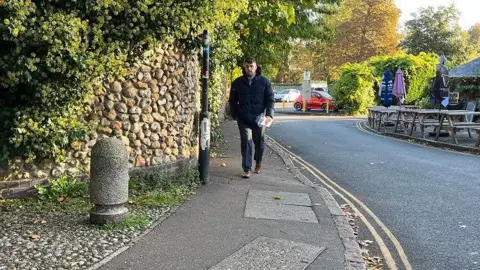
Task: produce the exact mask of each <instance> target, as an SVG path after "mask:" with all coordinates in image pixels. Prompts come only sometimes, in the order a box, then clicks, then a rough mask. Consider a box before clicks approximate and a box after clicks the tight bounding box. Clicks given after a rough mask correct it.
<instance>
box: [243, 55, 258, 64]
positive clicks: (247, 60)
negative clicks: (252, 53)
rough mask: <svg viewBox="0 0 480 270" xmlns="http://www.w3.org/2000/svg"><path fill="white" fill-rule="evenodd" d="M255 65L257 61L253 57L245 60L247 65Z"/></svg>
mask: <svg viewBox="0 0 480 270" xmlns="http://www.w3.org/2000/svg"><path fill="white" fill-rule="evenodd" d="M254 63H257V61H255V59H254V58H252V57H249V58H246V59H245V64H254Z"/></svg>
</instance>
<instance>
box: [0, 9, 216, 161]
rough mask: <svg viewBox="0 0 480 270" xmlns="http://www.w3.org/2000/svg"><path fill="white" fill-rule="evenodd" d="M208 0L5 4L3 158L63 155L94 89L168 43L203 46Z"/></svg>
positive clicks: (1, 26)
mask: <svg viewBox="0 0 480 270" xmlns="http://www.w3.org/2000/svg"><path fill="white" fill-rule="evenodd" d="M210 3H211V1H208V0H195V1H193V0H190V1H173V0H158V1H152V0H136V1H132V0H102V1H89V0H88V1H87V0H77V1H67V0H58V1H50V0H39V1H32V0H5V1H2V2H0V106H1V108H2V109H1V110H0V123H1V125H2V126H1V128H2V130H1V131H0V143H1V148H0V150H1V153H0V160H1V161H3V163H6V161H8V160H9V159H10V157H12V156H22V157H25V158H29V159H36V158H55V159H61V158H62V155H63V153H64V150H65V147H66V146H67V145H69V143H70V142H71V141H73V140H76V139H78V138H79V137H80V138H81V137H85V136H86V135H87V134H88V132H89V131H90V130H92V127H90V126H89V125H88V124H87V122H83V121H82V120H81V118H82V117H80V115H79V112H82V108H84V107H85V104H88V103H91V97H92V93H93V89H94V88H95V87H101V86H102V84H109V83H110V82H111V81H112V80H113V79H114V78H115V77H118V76H121V75H125V74H126V73H127V71H128V70H129V67H130V66H131V64H132V63H133V62H135V59H137V57H138V56H140V55H141V54H142V52H144V51H145V50H147V49H150V48H153V47H154V46H156V45H158V44H162V43H171V42H173V41H174V40H175V41H177V42H178V45H180V46H181V47H182V48H183V49H185V50H191V49H194V48H197V47H198V46H199V39H198V34H199V33H200V32H201V31H202V30H203V27H205V25H206V22H207V19H208V18H209V16H208V14H206V12H208V11H209V10H210V8H211V6H210Z"/></svg>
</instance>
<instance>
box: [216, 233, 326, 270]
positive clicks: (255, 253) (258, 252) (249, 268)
mask: <svg viewBox="0 0 480 270" xmlns="http://www.w3.org/2000/svg"><path fill="white" fill-rule="evenodd" d="M324 250H325V247H317V246H313V245H308V244H304V243H299V242H293V241H288V240H282V239H274V238H268V237H263V236H260V237H258V238H256V239H255V240H253V241H252V242H250V243H248V244H247V245H245V246H244V247H243V248H241V249H240V250H238V251H237V252H235V253H234V254H232V255H230V256H229V257H227V258H226V259H225V260H223V261H221V262H220V263H219V264H217V265H216V266H214V267H212V268H210V270H237V269H238V270H257V269H272V270H273V269H291V270H304V269H305V268H307V267H308V266H309V265H310V264H311V263H312V262H313V261H314V260H315V258H317V257H318V255H320V253H321V252H322V251H324Z"/></svg>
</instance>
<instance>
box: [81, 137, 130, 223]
mask: <svg viewBox="0 0 480 270" xmlns="http://www.w3.org/2000/svg"><path fill="white" fill-rule="evenodd" d="M128 180H129V176H128V154H127V151H126V149H125V146H124V144H123V143H122V141H120V140H119V139H116V138H105V139H101V140H99V141H98V142H97V143H96V144H95V145H94V146H93V148H92V157H91V162H90V186H89V189H90V201H91V202H92V203H93V204H94V206H93V208H92V210H91V212H90V222H91V223H94V224H99V225H103V224H105V223H106V222H108V221H109V222H120V221H122V220H124V219H125V218H126V217H127V216H128V209H127V208H126V207H125V205H124V204H125V203H126V202H127V201H128Z"/></svg>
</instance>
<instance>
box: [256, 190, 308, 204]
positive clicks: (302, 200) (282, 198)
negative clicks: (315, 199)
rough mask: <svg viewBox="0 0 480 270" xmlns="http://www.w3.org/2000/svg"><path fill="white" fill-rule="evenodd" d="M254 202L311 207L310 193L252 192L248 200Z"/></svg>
mask: <svg viewBox="0 0 480 270" xmlns="http://www.w3.org/2000/svg"><path fill="white" fill-rule="evenodd" d="M247 200H250V201H252V202H256V203H264V204H275V205H279V204H282V205H302V206H311V205H312V202H311V201H310V197H309V196H308V193H294V192H282V191H269V190H250V191H249V192H248V198H247Z"/></svg>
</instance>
